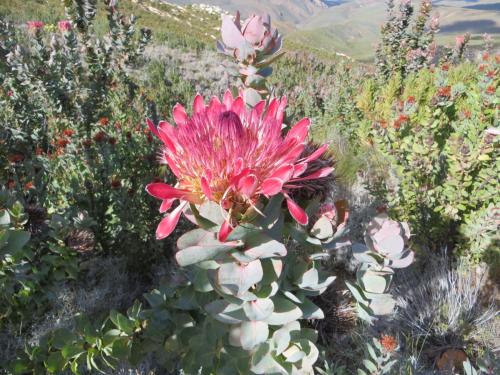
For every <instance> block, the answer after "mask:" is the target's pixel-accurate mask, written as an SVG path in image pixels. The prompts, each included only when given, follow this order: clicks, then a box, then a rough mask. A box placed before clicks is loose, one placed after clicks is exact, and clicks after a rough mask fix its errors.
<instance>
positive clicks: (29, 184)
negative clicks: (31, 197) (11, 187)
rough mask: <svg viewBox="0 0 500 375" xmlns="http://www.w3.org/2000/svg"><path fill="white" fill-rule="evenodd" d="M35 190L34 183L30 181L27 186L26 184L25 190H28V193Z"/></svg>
mask: <svg viewBox="0 0 500 375" xmlns="http://www.w3.org/2000/svg"><path fill="white" fill-rule="evenodd" d="M34 188H35V184H34V183H33V181H29V182H27V183H26V184H24V190H26V191H28V190H31V189H34Z"/></svg>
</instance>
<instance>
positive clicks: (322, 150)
mask: <svg viewBox="0 0 500 375" xmlns="http://www.w3.org/2000/svg"><path fill="white" fill-rule="evenodd" d="M327 149H328V144H327V143H325V144H324V145H323V146H321V147H319V148H318V149H317V150H316V151H314V152H313V153H312V154H311V155H309V156H308V157H307V158H305V159H304V160H303V162H305V163H307V162H310V161H313V160H316V159H317V158H319V157H320V156H321V155H323V154H324V153H325V151H326V150H327Z"/></svg>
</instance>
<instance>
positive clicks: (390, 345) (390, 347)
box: [380, 335, 398, 353]
mask: <svg viewBox="0 0 500 375" xmlns="http://www.w3.org/2000/svg"><path fill="white" fill-rule="evenodd" d="M380 345H382V347H383V348H384V350H385V351H386V352H389V353H392V352H393V351H395V350H396V348H397V347H398V342H397V340H396V339H395V338H394V336H390V335H382V336H381V337H380Z"/></svg>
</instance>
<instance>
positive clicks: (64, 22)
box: [57, 20, 71, 33]
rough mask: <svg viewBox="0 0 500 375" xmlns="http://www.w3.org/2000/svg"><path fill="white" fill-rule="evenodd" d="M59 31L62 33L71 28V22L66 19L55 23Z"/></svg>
mask: <svg viewBox="0 0 500 375" xmlns="http://www.w3.org/2000/svg"><path fill="white" fill-rule="evenodd" d="M57 27H58V28H59V31H60V32H62V33H64V32H67V31H70V30H71V22H70V21H68V20H62V21H59V22H58V23H57Z"/></svg>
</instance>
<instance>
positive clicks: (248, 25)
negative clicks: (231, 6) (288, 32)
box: [241, 15, 266, 44]
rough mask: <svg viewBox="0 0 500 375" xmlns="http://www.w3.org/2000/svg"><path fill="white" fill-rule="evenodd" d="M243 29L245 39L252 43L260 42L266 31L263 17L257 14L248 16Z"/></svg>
mask: <svg viewBox="0 0 500 375" xmlns="http://www.w3.org/2000/svg"><path fill="white" fill-rule="evenodd" d="M241 29H242V30H241V31H242V33H243V36H244V37H245V39H246V40H247V41H249V42H250V43H252V44H258V43H259V42H260V41H261V40H262V38H264V35H265V32H266V27H265V26H264V23H263V21H262V17H261V16H255V15H254V16H252V17H250V18H248V19H247V20H246V21H245V23H244V24H243V26H242V28H241Z"/></svg>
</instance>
